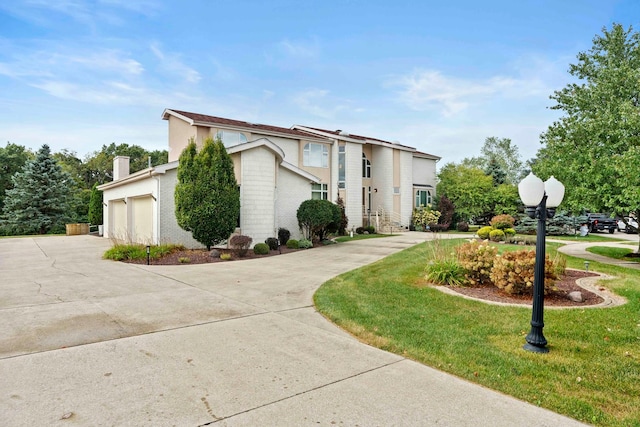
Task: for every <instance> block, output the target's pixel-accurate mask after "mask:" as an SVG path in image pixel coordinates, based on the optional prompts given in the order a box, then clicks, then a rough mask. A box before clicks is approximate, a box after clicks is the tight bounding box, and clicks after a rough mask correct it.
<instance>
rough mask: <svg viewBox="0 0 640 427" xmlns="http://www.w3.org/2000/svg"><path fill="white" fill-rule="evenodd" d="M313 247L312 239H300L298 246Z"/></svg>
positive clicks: (302, 247) (301, 247) (303, 247)
mask: <svg viewBox="0 0 640 427" xmlns="http://www.w3.org/2000/svg"><path fill="white" fill-rule="evenodd" d="M312 247H313V243H311V240H307V239H300V240H298V248H300V249H309V248H312Z"/></svg>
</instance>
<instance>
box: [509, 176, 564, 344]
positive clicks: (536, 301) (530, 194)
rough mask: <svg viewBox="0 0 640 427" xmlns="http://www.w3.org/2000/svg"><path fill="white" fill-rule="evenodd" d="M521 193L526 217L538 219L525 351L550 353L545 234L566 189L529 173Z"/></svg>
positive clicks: (555, 180) (521, 187) (550, 180)
mask: <svg viewBox="0 0 640 427" xmlns="http://www.w3.org/2000/svg"><path fill="white" fill-rule="evenodd" d="M518 193H519V194H520V199H521V200H522V203H524V206H525V213H526V214H527V215H529V217H530V218H537V219H538V228H537V231H536V234H537V236H536V261H535V271H534V276H533V310H532V313H531V330H530V331H529V334H528V335H527V337H526V338H525V339H526V340H527V344H525V345H524V347H523V348H524V349H525V350H527V351H532V352H535V353H547V352H548V351H549V349H548V348H547V347H546V346H547V340H546V338H545V337H544V334H543V333H542V329H543V328H544V264H545V234H546V231H547V224H546V221H547V218H553V216H554V215H555V211H556V207H557V206H558V205H559V204H560V202H562V199H563V198H564V185H562V183H561V182H560V181H558V180H557V179H555V178H554V177H551V178H549V179H548V180H547V181H546V182H542V180H541V179H540V178H538V177H537V176H535V175H534V174H533V173H530V174H529V175H528V176H527V177H526V178H525V179H523V180H522V181H521V182H520V184H518Z"/></svg>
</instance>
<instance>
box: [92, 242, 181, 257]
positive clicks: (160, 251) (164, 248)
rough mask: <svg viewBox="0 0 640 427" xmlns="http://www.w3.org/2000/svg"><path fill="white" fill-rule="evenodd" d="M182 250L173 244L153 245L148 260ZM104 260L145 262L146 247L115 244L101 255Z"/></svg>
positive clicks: (179, 246)
mask: <svg viewBox="0 0 640 427" xmlns="http://www.w3.org/2000/svg"><path fill="white" fill-rule="evenodd" d="M182 249H184V246H182V245H173V244H164V245H154V246H151V247H150V250H149V258H150V259H158V258H161V257H163V256H165V255H169V254H170V253H172V252H174V251H179V250H182ZM102 258H104V259H111V260H114V261H125V260H145V259H147V247H146V246H145V245H139V244H119V243H117V244H115V245H113V247H112V248H111V249H109V250H107V251H106V252H105V253H104V254H103V255H102Z"/></svg>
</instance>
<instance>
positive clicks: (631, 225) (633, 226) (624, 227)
mask: <svg viewBox="0 0 640 427" xmlns="http://www.w3.org/2000/svg"><path fill="white" fill-rule="evenodd" d="M624 219H625V221H627V223H626V224H625V223H624V221H623V220H621V219H619V220H618V231H624V232H625V233H627V234H636V233H637V232H638V222H637V221H636V220H635V219H634V218H631V217H628V216H625V217H624Z"/></svg>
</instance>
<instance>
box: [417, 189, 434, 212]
mask: <svg viewBox="0 0 640 427" xmlns="http://www.w3.org/2000/svg"><path fill="white" fill-rule="evenodd" d="M430 204H431V191H429V190H416V208H419V207H421V206H427V205H430Z"/></svg>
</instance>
